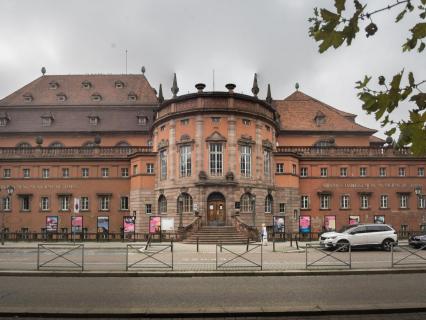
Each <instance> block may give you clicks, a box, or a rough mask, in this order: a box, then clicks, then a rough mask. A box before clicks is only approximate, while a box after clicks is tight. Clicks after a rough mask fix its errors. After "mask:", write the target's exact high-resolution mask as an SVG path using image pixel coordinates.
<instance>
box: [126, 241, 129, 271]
mask: <svg viewBox="0 0 426 320" xmlns="http://www.w3.org/2000/svg"><path fill="white" fill-rule="evenodd" d="M126 271H129V244H128V245H126Z"/></svg>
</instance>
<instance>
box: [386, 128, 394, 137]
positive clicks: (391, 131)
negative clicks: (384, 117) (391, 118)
mask: <svg viewBox="0 0 426 320" xmlns="http://www.w3.org/2000/svg"><path fill="white" fill-rule="evenodd" d="M395 132H396V128H392V129H390V130H388V131H386V132H385V135H387V136H389V137H390V136H391V135H393V134H395Z"/></svg>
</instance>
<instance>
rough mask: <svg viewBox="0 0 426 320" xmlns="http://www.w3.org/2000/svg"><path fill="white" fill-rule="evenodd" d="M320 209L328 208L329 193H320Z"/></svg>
mask: <svg viewBox="0 0 426 320" xmlns="http://www.w3.org/2000/svg"><path fill="white" fill-rule="evenodd" d="M320 209H330V195H329V194H322V195H320Z"/></svg>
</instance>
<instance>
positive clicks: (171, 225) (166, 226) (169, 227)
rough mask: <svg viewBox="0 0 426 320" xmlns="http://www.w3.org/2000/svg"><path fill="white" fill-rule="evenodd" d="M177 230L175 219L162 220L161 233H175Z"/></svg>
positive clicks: (164, 218)
mask: <svg viewBox="0 0 426 320" xmlns="http://www.w3.org/2000/svg"><path fill="white" fill-rule="evenodd" d="M174 230H175V219H174V218H168V217H162V218H161V231H174Z"/></svg>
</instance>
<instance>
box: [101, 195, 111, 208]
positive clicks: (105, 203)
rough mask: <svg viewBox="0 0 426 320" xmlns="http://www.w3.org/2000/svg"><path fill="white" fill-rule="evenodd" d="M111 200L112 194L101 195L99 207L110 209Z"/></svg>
mask: <svg viewBox="0 0 426 320" xmlns="http://www.w3.org/2000/svg"><path fill="white" fill-rule="evenodd" d="M109 200H110V196H108V195H105V196H100V197H99V209H100V210H101V211H109Z"/></svg>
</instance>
